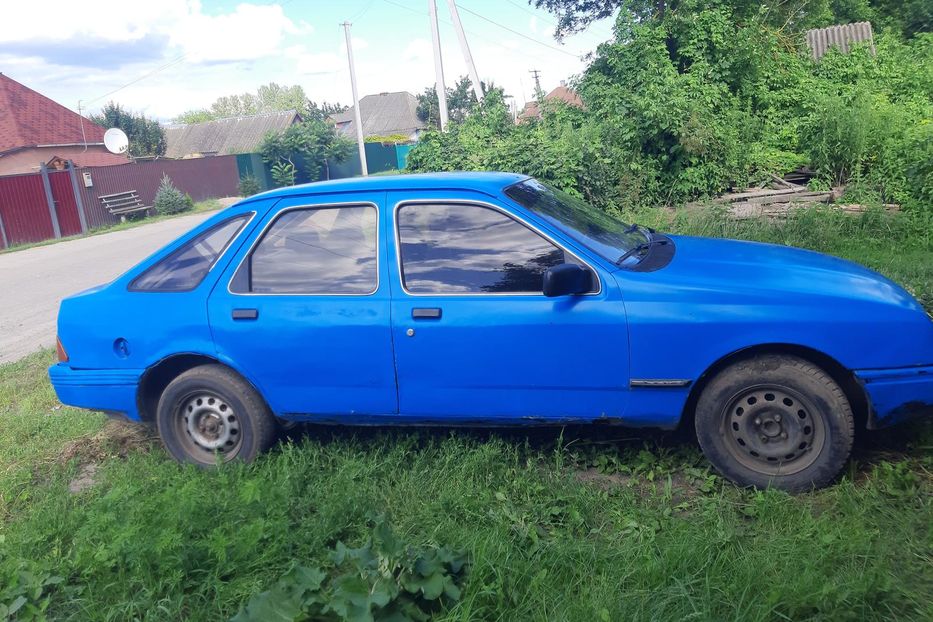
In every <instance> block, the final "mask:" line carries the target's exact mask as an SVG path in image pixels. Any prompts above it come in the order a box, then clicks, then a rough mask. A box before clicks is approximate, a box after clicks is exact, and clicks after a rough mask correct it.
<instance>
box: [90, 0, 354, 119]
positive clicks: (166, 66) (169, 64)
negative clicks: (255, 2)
mask: <svg viewBox="0 0 933 622" xmlns="http://www.w3.org/2000/svg"><path fill="white" fill-rule="evenodd" d="M291 2H293V0H285V1H284V2H282V3H281V4H280V5H279V8H282V7H284V6H285V5H287V4H290V3H291ZM368 9H369V7H367V9H366V10H368ZM366 10H364V11H363V12H364V13H365V12H366ZM282 13H283V15H284V11H283V12H282ZM187 57H188V52H185V53H184V54H182V55H181V56H179V57H177V58H175V59H174V60H170V61H169V62H167V63H165V64H164V65H160V66H159V67H156V68H155V69H153V70H152V71H149V72H146V73H144V74H143V75H141V76H139V77H138V78H136V79H135V80H130V81H129V82H127V83H126V84H124V85H123V86H119V87H117V88H115V89H113V90H112V91H110V92H108V93H104V94H103V95H101V96H100V97H95V98H94V99H88V100H81V101H83V102H84V103H85V104H93V103H94V102H96V101H100V100H102V99H104V98H105V97H110V96H111V95H113V94H114V93H117V92H119V91H122V90H123V89H125V88H127V87H129V86H133V85H134V84H136V83H137V82H141V81H142V80H145V79H146V78H148V77H149V76H153V75H155V74H157V73H159V72H160V71H164V70H166V69H168V68H169V67H172V66H173V65H177V64H178V63H180V62H181V61H183V60H185V58H187ZM79 104H80V102H79Z"/></svg>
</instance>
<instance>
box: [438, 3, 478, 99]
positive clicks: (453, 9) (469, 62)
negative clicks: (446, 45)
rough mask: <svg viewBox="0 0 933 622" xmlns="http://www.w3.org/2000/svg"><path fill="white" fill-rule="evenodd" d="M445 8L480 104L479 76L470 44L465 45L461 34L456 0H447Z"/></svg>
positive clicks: (461, 26)
mask: <svg viewBox="0 0 933 622" xmlns="http://www.w3.org/2000/svg"><path fill="white" fill-rule="evenodd" d="M447 8H449V9H450V17H451V18H453V20H454V30H456V31H457V39H459V40H460V49H461V50H462V51H463V60H464V61H465V62H466V66H467V71H468V72H469V73H470V81H471V82H473V93H474V94H475V95H476V101H478V102H481V101H483V84H482V83H481V82H480V81H479V74H478V73H476V65H475V64H474V63H473V55H472V54H470V44H468V43H467V40H466V34H464V32H463V24H461V23H460V13H459V12H457V2H456V0H447Z"/></svg>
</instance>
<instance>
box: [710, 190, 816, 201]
mask: <svg viewBox="0 0 933 622" xmlns="http://www.w3.org/2000/svg"><path fill="white" fill-rule="evenodd" d="M796 192H800V189H799V188H783V189H780V190H772V189H767V190H753V191H751V192H736V193H732V194H724V195H722V196H721V197H717V198H716V199H714V201H715V202H716V203H734V202H736V201H743V200H746V199H752V198H757V197H770V196H780V195H784V194H794V193H796Z"/></svg>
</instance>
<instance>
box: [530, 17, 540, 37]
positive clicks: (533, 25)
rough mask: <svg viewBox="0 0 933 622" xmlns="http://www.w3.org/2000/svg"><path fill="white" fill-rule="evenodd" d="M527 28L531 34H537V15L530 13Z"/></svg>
mask: <svg viewBox="0 0 933 622" xmlns="http://www.w3.org/2000/svg"><path fill="white" fill-rule="evenodd" d="M528 30H530V31H531V32H532V34H538V16H537V15H532V16H531V18H530V19H529V20H528Z"/></svg>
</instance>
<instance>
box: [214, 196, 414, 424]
mask: <svg viewBox="0 0 933 622" xmlns="http://www.w3.org/2000/svg"><path fill="white" fill-rule="evenodd" d="M384 198H385V193H358V194H353V195H352V196H347V195H339V196H337V195H334V196H314V197H288V198H286V199H283V200H282V201H280V202H279V203H278V204H276V206H275V207H274V208H273V209H271V210H270V211H269V214H267V216H266V218H265V222H263V223H261V224H260V226H259V227H258V228H257V230H258V231H259V234H258V235H256V236H255V239H254V240H253V241H252V242H251V243H250V244H244V245H243V247H241V248H240V250H239V251H238V253H237V256H236V257H235V258H234V260H233V261H231V262H230V264H229V265H228V266H227V269H226V271H225V273H224V274H223V275H222V277H221V279H220V280H219V281H218V283H217V286H216V287H215V288H214V291H213V292H212V294H211V296H210V299H209V303H208V313H209V316H210V323H211V329H212V331H213V336H214V341H215V344H216V347H217V351H218V353H219V355H220V356H221V358H222V359H224V360H226V361H228V362H230V364H231V365H233V366H234V367H235V368H236V369H239V370H240V371H241V372H242V373H244V374H245V375H246V376H247V377H248V378H249V379H250V380H251V381H252V382H253V383H254V384H256V385H257V387H258V388H259V389H260V391H261V392H262V394H263V395H264V396H265V397H266V399H267V400H268V402H269V404H270V406H271V407H272V409H273V411H275V412H276V414H278V415H280V416H286V417H297V418H312V419H317V420H328V419H330V418H334V419H335V420H346V417H347V416H348V415H351V416H364V415H383V414H394V413H396V412H397V406H398V401H397V395H396V386H395V369H394V360H393V356H392V338H391V334H390V327H389V287H388V279H387V278H386V272H385V271H386V267H385V265H384V262H383V261H381V260H380V257H381V256H382V253H383V250H384V249H383V248H382V244H383V238H382V235H381V233H380V231H381V227H382V223H381V221H382V219H384V217H385V215H384Z"/></svg>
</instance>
